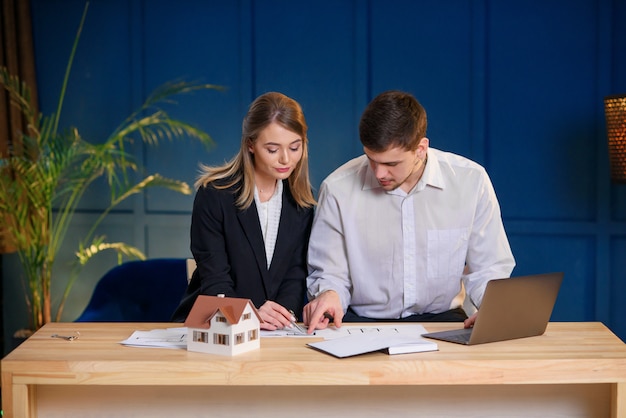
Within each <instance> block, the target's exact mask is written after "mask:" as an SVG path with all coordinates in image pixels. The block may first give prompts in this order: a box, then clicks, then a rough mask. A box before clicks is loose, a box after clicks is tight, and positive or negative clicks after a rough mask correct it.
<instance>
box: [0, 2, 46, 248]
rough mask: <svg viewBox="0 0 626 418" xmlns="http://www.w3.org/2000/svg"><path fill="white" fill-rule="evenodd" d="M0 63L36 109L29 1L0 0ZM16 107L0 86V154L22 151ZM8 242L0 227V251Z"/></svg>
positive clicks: (20, 129) (23, 128)
mask: <svg viewBox="0 0 626 418" xmlns="http://www.w3.org/2000/svg"><path fill="white" fill-rule="evenodd" d="M0 4H1V5H2V8H1V9H0V13H1V15H0V66H2V67H6V68H7V69H8V71H9V73H10V74H12V75H16V76H18V77H19V78H20V80H22V81H24V82H26V83H27V84H28V85H29V88H30V90H31V100H32V104H33V106H34V108H35V109H37V107H38V106H37V103H38V101H37V83H36V76H35V53H34V47H33V30H32V22H31V13H30V1H29V0H26V1H24V0H0ZM24 125H25V124H24V121H23V119H22V116H21V114H20V112H19V110H18V109H17V108H15V107H13V106H11V103H10V102H9V98H8V96H7V94H6V92H5V90H4V89H0V157H4V156H7V155H9V152H14V153H20V152H22V146H21V145H22V144H21V142H20V141H19V135H16V133H17V132H23V131H25V126H24ZM0 216H1V214H0ZM11 247H12V246H11V244H10V243H8V242H7V241H6V240H5V239H4V234H3V231H1V230H0V253H5V252H11V251H12V250H13V248H11Z"/></svg>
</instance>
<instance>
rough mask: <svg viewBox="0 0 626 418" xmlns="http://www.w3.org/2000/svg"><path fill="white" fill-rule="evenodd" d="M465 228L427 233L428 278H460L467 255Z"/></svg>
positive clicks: (466, 233)
mask: <svg viewBox="0 0 626 418" xmlns="http://www.w3.org/2000/svg"><path fill="white" fill-rule="evenodd" d="M467 246H468V232H467V229H465V228H458V229H440V230H429V231H428V263H427V264H428V278H430V279H434V278H445V277H459V278H460V277H461V274H462V273H463V267H464V266H465V256H466V254H467Z"/></svg>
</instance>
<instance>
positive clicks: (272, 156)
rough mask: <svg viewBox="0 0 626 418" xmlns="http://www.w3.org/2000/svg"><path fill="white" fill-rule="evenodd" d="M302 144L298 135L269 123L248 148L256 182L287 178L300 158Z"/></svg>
mask: <svg viewBox="0 0 626 418" xmlns="http://www.w3.org/2000/svg"><path fill="white" fill-rule="evenodd" d="M303 146H304V141H303V139H302V137H301V136H300V135H298V134H296V133H294V132H292V131H290V130H287V129H285V128H283V127H282V126H280V125H279V124H277V123H274V122H272V123H270V124H269V125H268V126H267V127H266V128H265V129H263V130H262V131H261V133H260V134H259V136H258V138H257V140H256V141H255V142H254V143H253V144H251V145H250V146H249V148H248V150H249V151H250V152H251V153H252V154H254V172H255V178H256V181H257V183H258V182H259V181H261V182H271V181H276V180H283V179H286V178H288V177H289V176H290V175H291V173H292V172H293V170H294V169H295V168H296V165H297V164H298V162H299V161H300V159H301V158H302V147H303Z"/></svg>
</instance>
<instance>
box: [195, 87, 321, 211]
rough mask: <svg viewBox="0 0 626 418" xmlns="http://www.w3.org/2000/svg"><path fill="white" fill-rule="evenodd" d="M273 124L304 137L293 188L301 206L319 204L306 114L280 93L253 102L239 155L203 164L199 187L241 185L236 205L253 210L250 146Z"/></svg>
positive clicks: (247, 116)
mask: <svg viewBox="0 0 626 418" xmlns="http://www.w3.org/2000/svg"><path fill="white" fill-rule="evenodd" d="M272 122H275V123H277V124H279V125H280V126H282V127H283V128H285V129H287V130H289V131H291V132H294V133H296V134H298V135H300V136H301V137H302V158H300V161H298V164H296V167H295V169H294V170H293V172H292V173H291V175H290V176H289V178H288V181H289V189H290V190H291V194H292V196H293V198H294V200H295V201H296V203H297V204H298V206H300V207H305V208H309V207H311V206H313V205H315V198H314V197H313V193H312V191H311V183H310V180H309V153H308V138H307V136H306V134H307V129H308V128H307V125H306V120H305V119H304V113H303V112H302V108H301V107H300V105H299V104H298V102H296V101H295V100H293V99H291V98H289V97H287V96H285V95H284V94H282V93H276V92H270V93H265V94H263V95H261V96H259V97H257V98H256V100H254V102H252V104H251V105H250V108H249V109H248V113H247V114H246V117H245V118H244V119H243V124H242V129H241V148H240V149H239V152H238V153H237V155H235V156H234V157H233V159H231V160H230V161H228V162H227V163H225V164H223V165H220V166H207V165H201V167H200V168H201V173H200V176H199V177H198V180H197V181H196V183H195V186H196V188H200V187H204V186H207V185H208V184H212V186H213V187H215V188H216V189H227V188H229V187H233V186H235V185H237V184H239V186H238V187H237V190H236V191H237V192H238V193H239V196H238V197H237V200H236V205H237V207H239V208H240V209H247V208H249V207H250V205H251V204H252V201H253V200H254V158H253V155H252V153H251V152H250V151H249V147H250V146H251V145H253V144H254V142H255V141H256V140H257V138H258V137H259V134H260V133H261V131H262V130H263V129H265V128H266V127H267V126H268V125H269V124H270V123H272Z"/></svg>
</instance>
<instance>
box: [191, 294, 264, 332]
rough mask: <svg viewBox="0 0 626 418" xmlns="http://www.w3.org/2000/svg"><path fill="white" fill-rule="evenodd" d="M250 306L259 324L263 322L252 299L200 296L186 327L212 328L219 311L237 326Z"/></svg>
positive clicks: (230, 322)
mask: <svg viewBox="0 0 626 418" xmlns="http://www.w3.org/2000/svg"><path fill="white" fill-rule="evenodd" d="M248 305H250V307H251V308H252V312H253V313H254V314H255V315H256V316H257V318H258V319H259V322H262V320H261V316H260V315H259V312H258V311H257V310H256V307H255V306H254V304H253V303H252V301H251V300H250V299H244V298H227V297H222V296H207V295H199V296H198V298H197V299H196V301H195V302H194V304H193V306H192V307H191V311H190V312H189V315H187V319H186V320H185V326H186V327H191V328H210V327H211V319H212V318H213V317H214V316H215V314H216V313H217V312H218V311H219V312H221V314H222V315H224V317H225V318H226V320H227V321H228V323H229V324H231V325H232V324H237V323H238V322H239V320H240V319H241V316H242V315H243V312H244V310H245V309H246V306H248Z"/></svg>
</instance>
